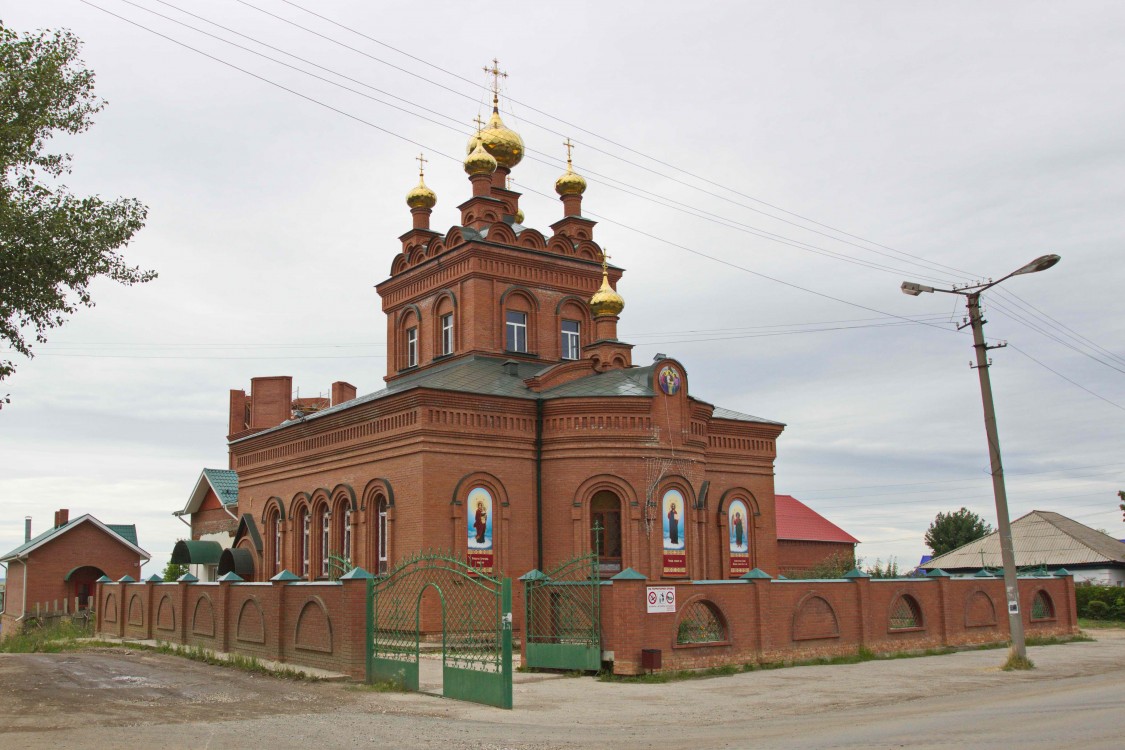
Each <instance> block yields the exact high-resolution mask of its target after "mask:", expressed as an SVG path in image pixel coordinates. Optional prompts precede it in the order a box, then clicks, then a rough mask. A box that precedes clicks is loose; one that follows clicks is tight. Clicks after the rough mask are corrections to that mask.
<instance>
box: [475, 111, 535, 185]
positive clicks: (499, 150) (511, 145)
mask: <svg viewBox="0 0 1125 750" xmlns="http://www.w3.org/2000/svg"><path fill="white" fill-rule="evenodd" d="M478 138H479V139H480V142H481V144H482V145H483V146H484V150H485V151H487V152H488V153H490V154H492V156H493V158H495V159H496V163H497V164H499V165H500V166H501V167H507V168H508V169H511V168H512V167H514V166H516V165H517V164H519V163H520V161H521V160H522V159H523V138H520V134H519V133H517V132H516V131H514V130H511V129H510V128H508V127H507V126H506V125H505V124H504V121H503V120H501V119H500V111H499V109H498V105H497V100H496V97H493V99H492V117H490V118H489V119H488V125H486V126H485V127H484V128H482V129H481V131H480V132H479V133H477V135H476V136H475V137H474V138H470V139H469V146H470V147H471V148H472V149H473V150H475V144H474V141H475V140H476V139H478Z"/></svg>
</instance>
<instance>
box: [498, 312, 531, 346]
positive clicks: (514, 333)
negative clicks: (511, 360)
mask: <svg viewBox="0 0 1125 750" xmlns="http://www.w3.org/2000/svg"><path fill="white" fill-rule="evenodd" d="M504 346H505V348H506V349H507V350H508V351H510V352H526V351H527V313H522V312H516V311H515V310H508V314H507V319H506V327H505V338H504Z"/></svg>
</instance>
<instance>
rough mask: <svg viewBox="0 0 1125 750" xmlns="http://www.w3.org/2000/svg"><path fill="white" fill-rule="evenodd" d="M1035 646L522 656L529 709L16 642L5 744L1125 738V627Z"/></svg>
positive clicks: (762, 743)
mask: <svg viewBox="0 0 1125 750" xmlns="http://www.w3.org/2000/svg"><path fill="white" fill-rule="evenodd" d="M1092 635H1093V636H1094V637H1095V638H1096V639H1097V640H1096V642H1092V643H1071V644H1065V645H1060V646H1047V647H1036V648H1032V649H1030V650H1029V654H1030V656H1031V658H1032V659H1033V660H1034V661H1035V663H1036V665H1037V667H1038V668H1037V669H1035V670H1034V671H1031V672H1013V673H1008V672H1002V671H1000V670H999V668H998V665H999V663H1000V662H1001V661H1002V660H1003V658H1004V655H1005V652H1003V651H1000V650H994V651H974V652H965V653H958V654H951V655H946V656H934V657H925V658H917V659H900V660H894V661H877V662H865V663H862V664H853V665H843V666H826V667H794V668H790V669H781V670H775V671H767V672H753V673H747V674H741V675H735V676H730V677H717V678H710V679H704V680H694V681H686V682H677V683H667V684H613V683H603V682H598V681H597V680H595V679H593V678H591V677H565V676H559V675H536V674H521V675H518V676H517V684H516V686H515V704H516V707H515V709H514V710H512V711H502V710H500V709H493V708H489V707H486V706H478V705H475V704H470V703H461V702H457V701H451V700H445V699H440V698H434V697H430V696H426V695H417V694H400V693H376V692H371V691H368V690H365V689H362V688H357V686H354V685H347V684H341V683H316V684H309V683H300V682H292V681H287V680H281V679H276V678H272V677H262V676H258V675H253V674H248V673H244V672H240V671H238V670H235V669H230V668H225V667H213V666H207V665H203V664H199V663H196V662H191V661H187V660H185V659H181V658H177V657H173V656H166V655H162V654H155V653H150V652H144V651H136V650H129V649H127V648H120V649H118V648H115V649H92V650H89V651H82V652H72V653H64V654H0V735H2V736H3V737H2V739H0V747H20V748H52V749H54V748H103V747H105V748H111V747H132V748H136V747H144V748H148V747H157V748H160V749H161V750H172V749H173V748H203V747H211V748H226V747H235V746H241V747H247V746H249V747H265V748H269V750H278V749H280V748H298V747H299V748H309V747H313V748H335V747H359V746H363V747H386V748H421V749H428V748H435V749H437V748H440V749H441V750H450V749H451V748H469V749H472V750H506V749H508V748H512V749H515V748H520V749H527V750H531V749H534V750H554V749H556V748H557V749H560V750H561V749H563V748H602V747H612V748H614V750H626V749H628V748H649V747H659V748H661V749H662V750H664V749H668V750H674V749H675V748H690V749H691V750H706V749H708V748H758V747H762V748H766V747H768V748H790V747H793V748H796V747H801V748H881V747H888V748H890V747H895V748H898V747H913V748H939V747H940V748H945V747H972V748H1004V749H1005V750H1007V748H1011V747H1020V748H1063V747H1076V746H1081V747H1083V749H1084V750H1093V749H1095V748H1114V750H1118V749H1119V748H1122V747H1125V730H1122V729H1121V722H1120V709H1121V706H1122V705H1125V630H1103V631H1095V632H1094V633H1092Z"/></svg>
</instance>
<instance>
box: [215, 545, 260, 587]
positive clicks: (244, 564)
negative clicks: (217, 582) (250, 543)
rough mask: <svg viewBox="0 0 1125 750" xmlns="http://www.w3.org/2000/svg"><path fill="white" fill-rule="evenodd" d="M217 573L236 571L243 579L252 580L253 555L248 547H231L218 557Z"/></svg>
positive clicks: (223, 573)
mask: <svg viewBox="0 0 1125 750" xmlns="http://www.w3.org/2000/svg"><path fill="white" fill-rule="evenodd" d="M218 572H219V575H220V576H221V575H225V574H227V573H236V574H237V575H238V577H239V578H241V579H242V580H244V581H253V580H254V555H253V553H251V552H250V550H248V549H242V548H240V547H231V548H230V549H225V550H223V554H222V556H221V557H220V558H219V571H218Z"/></svg>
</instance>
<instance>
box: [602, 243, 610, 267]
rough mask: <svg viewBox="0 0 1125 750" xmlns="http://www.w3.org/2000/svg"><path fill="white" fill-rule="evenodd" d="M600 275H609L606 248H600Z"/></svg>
mask: <svg viewBox="0 0 1125 750" xmlns="http://www.w3.org/2000/svg"><path fill="white" fill-rule="evenodd" d="M602 273H609V255H608V254H607V253H606V248H604V247H603V248H602Z"/></svg>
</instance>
